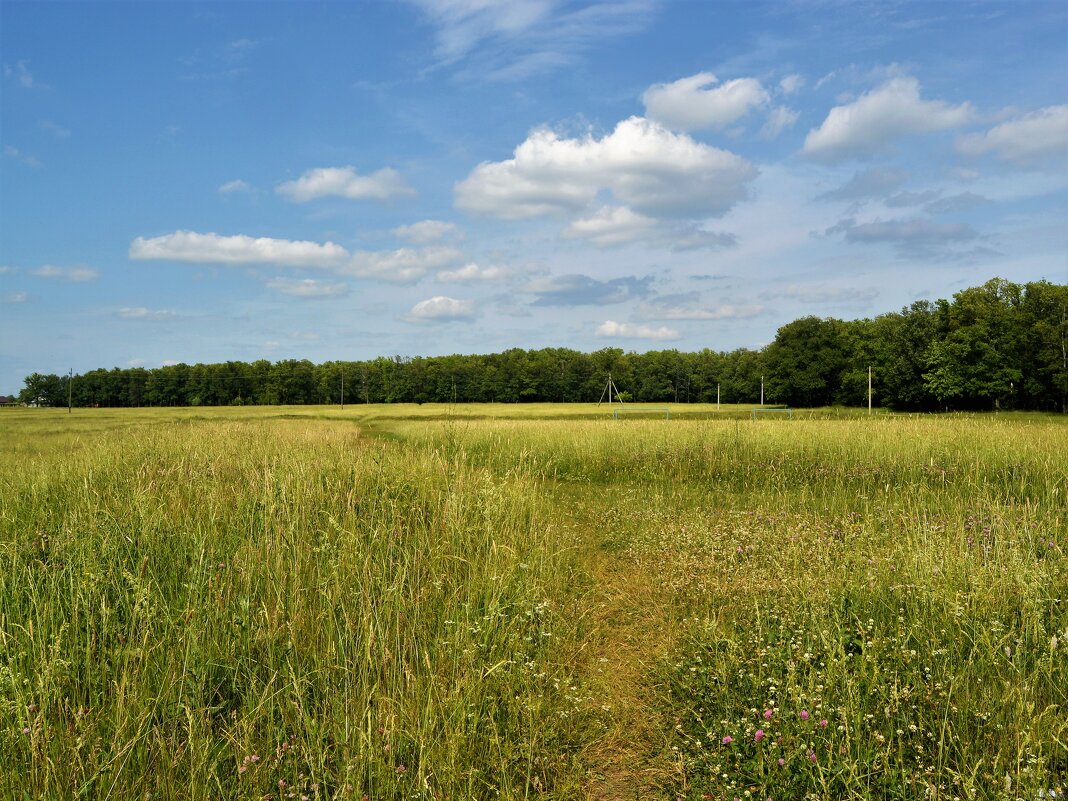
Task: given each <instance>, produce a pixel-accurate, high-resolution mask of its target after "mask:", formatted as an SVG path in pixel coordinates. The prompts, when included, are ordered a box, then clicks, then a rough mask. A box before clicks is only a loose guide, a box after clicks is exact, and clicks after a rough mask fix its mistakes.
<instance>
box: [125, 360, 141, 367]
mask: <svg viewBox="0 0 1068 801" xmlns="http://www.w3.org/2000/svg"><path fill="white" fill-rule="evenodd" d="M145 364H146V362H145V360H144V359H130V360H129V361H128V362H126V366H127V367H144V366H145Z"/></svg>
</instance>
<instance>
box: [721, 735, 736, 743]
mask: <svg viewBox="0 0 1068 801" xmlns="http://www.w3.org/2000/svg"><path fill="white" fill-rule="evenodd" d="M733 742H734V738H733V737H731V736H730V735H729V734H727V735H725V736H724V737H723V744H724V745H730V744H731V743H733Z"/></svg>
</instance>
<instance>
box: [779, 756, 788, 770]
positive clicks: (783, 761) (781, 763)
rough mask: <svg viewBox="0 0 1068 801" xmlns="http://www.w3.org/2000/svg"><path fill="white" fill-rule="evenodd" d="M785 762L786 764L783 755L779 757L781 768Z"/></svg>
mask: <svg viewBox="0 0 1068 801" xmlns="http://www.w3.org/2000/svg"><path fill="white" fill-rule="evenodd" d="M785 764H786V760H785V759H783V758H782V757H779V767H780V768H781V767H782V766H783V765H785Z"/></svg>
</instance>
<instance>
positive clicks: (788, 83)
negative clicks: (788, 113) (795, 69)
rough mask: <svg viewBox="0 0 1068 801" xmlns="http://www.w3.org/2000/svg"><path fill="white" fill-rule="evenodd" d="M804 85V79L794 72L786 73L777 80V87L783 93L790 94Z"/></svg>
mask: <svg viewBox="0 0 1068 801" xmlns="http://www.w3.org/2000/svg"><path fill="white" fill-rule="evenodd" d="M804 85H805V79H804V78H802V77H801V76H800V75H798V74H797V73H794V74H793V75H787V76H786V77H785V78H783V79H782V80H781V81H779V89H781V90H782V93H783V94H784V95H792V94H794V93H795V92H797V91H798V90H799V89H800V88H801V87H802V86H804Z"/></svg>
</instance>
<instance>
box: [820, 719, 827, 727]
mask: <svg viewBox="0 0 1068 801" xmlns="http://www.w3.org/2000/svg"><path fill="white" fill-rule="evenodd" d="M820 728H821V729H826V728H827V718H824V719H823V720H821V721H820Z"/></svg>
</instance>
